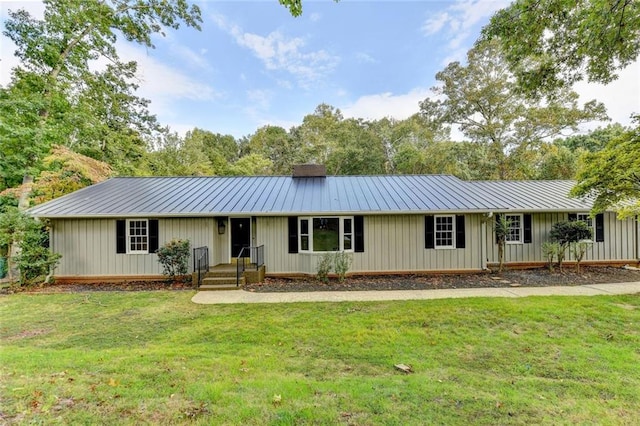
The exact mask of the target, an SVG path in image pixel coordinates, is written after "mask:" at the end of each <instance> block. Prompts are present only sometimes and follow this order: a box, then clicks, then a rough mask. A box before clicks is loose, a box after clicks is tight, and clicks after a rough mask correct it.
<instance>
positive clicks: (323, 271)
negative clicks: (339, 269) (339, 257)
mask: <svg viewBox="0 0 640 426" xmlns="http://www.w3.org/2000/svg"><path fill="white" fill-rule="evenodd" d="M332 266H333V253H325V254H323V255H322V257H321V258H320V261H319V262H318V266H316V278H317V279H319V280H320V281H322V282H323V283H328V282H329V272H331V268H332Z"/></svg>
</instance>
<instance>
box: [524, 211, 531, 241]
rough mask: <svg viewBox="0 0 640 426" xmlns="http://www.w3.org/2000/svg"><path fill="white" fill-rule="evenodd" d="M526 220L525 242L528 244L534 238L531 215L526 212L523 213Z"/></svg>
mask: <svg viewBox="0 0 640 426" xmlns="http://www.w3.org/2000/svg"><path fill="white" fill-rule="evenodd" d="M522 217H523V219H524V220H523V222H524V242H525V243H526V244H528V243H530V242H531V240H532V235H531V234H532V232H531V215H530V214H525V215H522Z"/></svg>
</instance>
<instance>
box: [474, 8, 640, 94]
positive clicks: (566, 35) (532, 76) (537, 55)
mask: <svg viewBox="0 0 640 426" xmlns="http://www.w3.org/2000/svg"><path fill="white" fill-rule="evenodd" d="M482 39H484V40H486V39H498V40H499V41H500V42H501V43H502V45H503V46H504V49H505V52H506V54H505V58H506V60H507V62H508V63H509V64H510V66H511V69H512V70H513V72H514V73H515V75H516V77H517V78H518V83H519V87H521V88H522V89H524V90H525V91H526V92H528V93H530V94H539V93H541V92H546V93H555V91H556V90H557V89H559V88H562V87H570V86H571V84H572V83H573V82H575V81H578V80H581V79H582V78H584V75H586V76H587V77H588V79H589V80H590V81H597V82H601V83H609V82H611V81H612V80H614V79H615V78H617V74H616V71H617V70H618V69H620V68H624V67H626V66H627V65H629V64H630V63H632V62H633V61H635V60H636V59H637V58H638V54H639V53H640V2H638V1H637V0H570V1H567V0H516V1H514V2H513V3H512V4H511V5H510V6H509V7H507V8H505V9H502V10H500V11H498V12H497V13H496V14H495V15H494V16H493V17H492V18H491V21H490V23H489V25H487V26H486V27H485V28H484V29H483V38H482Z"/></svg>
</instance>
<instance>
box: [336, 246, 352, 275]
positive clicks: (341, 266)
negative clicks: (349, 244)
mask: <svg viewBox="0 0 640 426" xmlns="http://www.w3.org/2000/svg"><path fill="white" fill-rule="evenodd" d="M352 261H353V258H352V257H351V254H349V253H345V252H343V251H341V252H338V253H335V254H334V256H333V268H334V270H335V271H336V274H338V279H339V280H340V282H343V281H344V279H345V277H346V276H347V272H348V271H349V268H351V262H352Z"/></svg>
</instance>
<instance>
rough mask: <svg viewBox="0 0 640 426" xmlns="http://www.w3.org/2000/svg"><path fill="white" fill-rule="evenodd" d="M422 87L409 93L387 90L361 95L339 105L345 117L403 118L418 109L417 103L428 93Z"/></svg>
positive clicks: (427, 90)
mask: <svg viewBox="0 0 640 426" xmlns="http://www.w3.org/2000/svg"><path fill="white" fill-rule="evenodd" d="M430 93H431V92H430V90H429V89H427V88H424V87H417V88H415V89H412V90H411V91H410V92H409V93H404V94H398V95H394V94H392V93H389V92H385V93H377V94H373V95H366V96H362V97H360V98H359V99H357V100H356V101H355V102H354V103H352V104H350V105H347V106H345V107H340V110H341V111H342V114H343V115H344V116H345V117H353V118H364V119H369V120H379V119H381V118H384V117H392V118H395V119H398V120H404V119H406V118H408V117H410V116H412V115H413V114H415V113H417V112H418V111H419V110H420V107H419V103H420V101H423V100H424V99H425V98H426V97H428V96H429V95H430Z"/></svg>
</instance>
